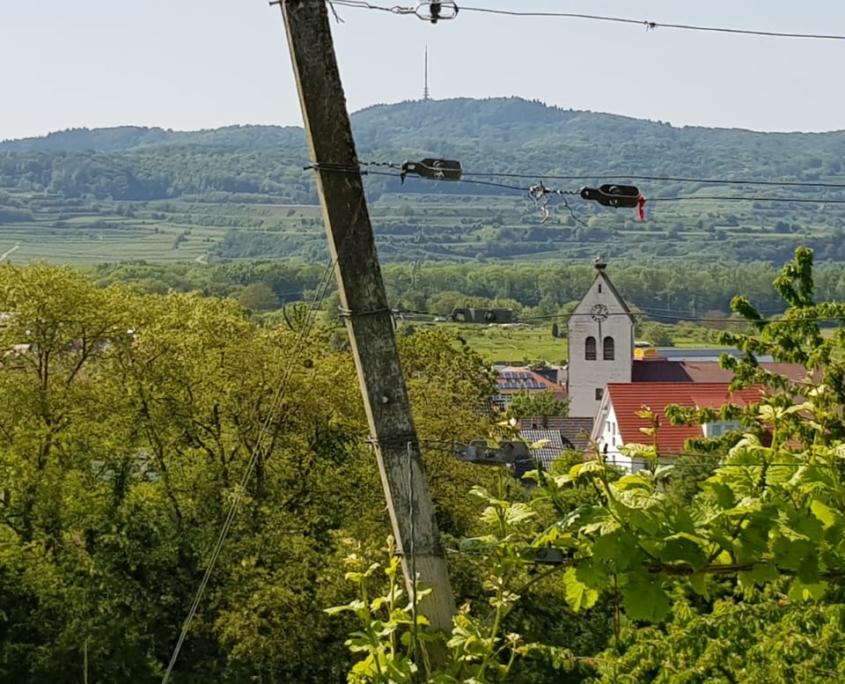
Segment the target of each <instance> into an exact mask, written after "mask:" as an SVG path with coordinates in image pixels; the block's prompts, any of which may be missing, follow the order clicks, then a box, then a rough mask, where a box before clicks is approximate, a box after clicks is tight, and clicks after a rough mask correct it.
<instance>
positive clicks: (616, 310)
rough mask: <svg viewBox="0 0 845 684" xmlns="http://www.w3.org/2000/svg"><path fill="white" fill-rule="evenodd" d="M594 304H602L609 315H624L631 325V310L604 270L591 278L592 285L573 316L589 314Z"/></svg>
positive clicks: (600, 270) (599, 270) (598, 271)
mask: <svg viewBox="0 0 845 684" xmlns="http://www.w3.org/2000/svg"><path fill="white" fill-rule="evenodd" d="M596 304H603V305H604V306H606V307H607V309H608V311H609V312H610V313H611V314H617V315H619V314H625V315H626V318H627V319H628V321H630V322H632V323H633V321H634V319H633V317H632V316H631V310H630V309H629V308H628V305H627V304H625V300H624V299H622V297H621V296H620V294H619V292H618V290H617V289H616V287H615V286H614V285H613V282H612V281H611V280H610V278H609V277H608V275H607V273H606V272H605V271H604V269H598V270H597V272H596V277H595V278H593V282H592V284H591V285H590V287H589V288H588V289H587V292H586V294H585V295H584V296H583V297H582V298H581V301H580V302H579V303H578V306H577V307H576V309H575V314H577V315H583V314H589V313H590V311H591V309H592V308H593V306H595V305H596Z"/></svg>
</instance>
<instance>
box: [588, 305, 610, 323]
mask: <svg viewBox="0 0 845 684" xmlns="http://www.w3.org/2000/svg"><path fill="white" fill-rule="evenodd" d="M608 314H609V311H608V310H607V307H606V306H605V305H604V304H596V305H595V306H594V307H593V308H592V309H590V316H591V317H592V319H593V320H594V321H598V322H599V323H601V322H602V321H605V320H607V316H608Z"/></svg>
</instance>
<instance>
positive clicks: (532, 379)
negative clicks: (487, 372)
mask: <svg viewBox="0 0 845 684" xmlns="http://www.w3.org/2000/svg"><path fill="white" fill-rule="evenodd" d="M549 391H551V392H552V393H553V394H554V398H555V399H559V400H561V401H562V400H563V399H565V398H566V393H565V392H564V390H563V387H562V386H561V385H559V384H558V383H557V382H554V381H553V380H550V379H549V378H547V377H544V376H543V375H541V374H540V373H538V372H537V371H533V370H531V369H530V368H520V367H516V366H506V367H505V368H502V369H499V370H498V373H497V375H496V394H495V395H494V397H493V403H494V404H496V406H497V407H498V408H499V409H500V410H505V409H506V408H507V407H508V405H509V404H510V403H511V401H513V398H514V397H515V396H516V395H518V394H520V393H521V392H528V393H529V394H534V393H537V394H539V393H541V392H549Z"/></svg>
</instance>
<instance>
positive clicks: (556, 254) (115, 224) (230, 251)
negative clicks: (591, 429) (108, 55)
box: [0, 191, 840, 264]
mask: <svg viewBox="0 0 845 684" xmlns="http://www.w3.org/2000/svg"><path fill="white" fill-rule="evenodd" d="M6 197H7V198H9V199H7V200H6V201H11V202H15V203H18V204H20V205H24V206H26V207H27V208H28V209H27V210H28V211H29V212H30V213H31V216H32V219H31V220H28V221H15V222H7V223H0V256H5V258H7V259H10V260H12V261H15V262H21V261H26V260H33V259H35V260H37V259H47V260H50V261H55V262H58V263H72V264H83V263H87V264H91V263H101V262H115V261H125V260H141V259H143V260H146V261H150V262H158V263H174V262H192V261H197V262H200V263H226V262H237V261H255V260H275V261H281V260H286V259H290V258H303V259H306V260H309V261H322V260H323V259H325V258H326V257H327V254H328V251H327V247H326V238H325V233H324V229H323V225H322V219H321V214H320V208H319V207H318V206H311V205H301V204H271V203H266V204H253V203H248V204H247V203H245V204H238V203H230V202H220V203H214V202H203V201H200V200H199V198H190V197H188V198H181V199H174V200H169V201H150V202H146V201H144V202H114V201H111V200H94V199H86V200H63V199H62V198H58V197H48V196H45V195H38V194H33V193H23V192H16V191H13V192H9V193H7V194H6ZM704 208H705V207H704V206H698V205H697V204H696V203H695V202H689V203H686V204H683V205H680V204H674V205H661V207H660V210H659V214H658V215H657V216H656V217H655V218H653V219H652V220H651V221H648V222H646V223H639V222H636V221H634V220H632V217H630V216H627V214H623V213H619V212H611V211H604V212H597V211H596V210H595V209H594V208H592V207H590V208H580V210H579V211H575V214H574V216H573V215H571V214H570V213H569V212H568V211H567V210H566V209H565V208H564V207H563V206H562V205H557V206H553V207H552V212H551V215H550V217H549V218H548V220H546V221H545V222H544V223H541V221H542V216H541V214H540V213H539V212H538V211H537V209H536V207H534V206H533V205H532V204H531V202H529V201H528V200H526V199H521V198H511V197H494V196H485V197H479V196H469V195H466V196H461V195H448V196H439V195H433V196H430V195H383V196H381V198H380V199H378V200H377V201H374V202H372V203H371V205H370V214H371V216H372V221H373V225H374V229H375V231H376V236H377V241H378V246H379V254H380V257H381V259H382V261H384V262H385V263H389V262H405V263H408V262H419V263H435V262H452V263H460V262H484V261H487V260H491V261H495V260H508V261H510V260H522V261H527V262H532V261H547V260H560V261H573V260H574V261H580V262H589V261H591V260H592V259H593V258H594V257H595V256H596V255H598V254H601V255H602V256H603V257H604V258H614V257H615V258H624V259H625V260H626V261H633V262H635V263H644V264H645V263H657V262H656V261H655V260H656V259H659V260H660V261H661V262H663V263H665V262H666V261H674V260H685V261H686V260H691V259H695V260H697V261H698V262H699V263H719V262H721V261H724V260H725V258H726V257H729V259H730V260H732V259H740V260H741V259H743V258H750V257H749V256H748V255H756V256H759V257H760V258H766V256H767V255H768V256H769V257H771V258H774V257H775V256H776V255H780V254H781V253H783V254H788V253H790V252H791V250H792V249H793V248H794V246H795V244H797V243H798V242H807V243H814V242H818V243H825V244H838V243H839V241H840V240H839V233H840V230H839V229H838V228H835V227H833V226H832V225H830V223H829V222H828V223H824V222H821V220H819V221H818V222H815V217H814V216H813V215H812V214H811V213H807V214H805V215H802V231H801V233H800V234H792V235H781V234H778V233H775V232H773V231H772V230H771V228H767V227H765V226H761V225H751V224H748V223H739V224H737V225H735V226H732V227H731V226H722V225H720V223H719V216H722V215H725V216H727V215H731V216H732V214H730V213H729V212H730V211H731V207H730V206H728V205H727V203H725V204H724V205H722V204H719V203H718V202H716V203H708V204H707V205H706V210H707V215H708V216H710V217H711V220H712V221H713V222H714V223H713V224H712V225H709V226H708V227H707V228H706V229H701V230H699V229H698V228H696V223H697V222H700V219H696V216H698V213H697V212H698V211H699V210H703V209H704ZM579 212H580V213H579ZM818 218H819V219H821V218H826V217H823V215H819V217H818ZM12 250H13V251H12Z"/></svg>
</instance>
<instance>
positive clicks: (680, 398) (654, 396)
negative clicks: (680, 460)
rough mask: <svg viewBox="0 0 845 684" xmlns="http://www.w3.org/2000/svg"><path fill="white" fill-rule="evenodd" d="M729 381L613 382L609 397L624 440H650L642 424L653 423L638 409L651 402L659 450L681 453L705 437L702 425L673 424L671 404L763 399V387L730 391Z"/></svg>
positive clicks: (693, 405)
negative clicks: (689, 442) (669, 411)
mask: <svg viewBox="0 0 845 684" xmlns="http://www.w3.org/2000/svg"><path fill="white" fill-rule="evenodd" d="M728 387H729V383H727V382H717V383H709V382H702V383H690V382H661V383H630V384H628V383H624V384H623V383H611V384H609V385H608V386H607V391H608V394H609V401H610V403H611V404H612V405H613V409H614V412H615V414H616V421H617V424H618V426H619V433H620V435H621V437H622V441H623V443H625V444H630V443H637V444H644V443H650V442H651V437H650V436H649V435H646V434H644V433H642V432H640V428H647V427H651V426H650V424H649V421H648V420H647V419H645V418H639V417H638V416H637V412H638V411H641V410H642V409H643V407H644V406H648V407H649V408H650V409H651V410H652V411H653V412H654V413H655V414H656V415H657V416H658V418H659V420H660V427H659V429H658V431H657V435H658V446H659V448H660V452H661V453H662V454H665V455H671V454H673V453H674V454H677V453H682V452H683V451H684V444H685V443H686V441H687V440H688V439H690V438H692V437H703V436H704V434H703V432H702V429H701V427H700V426H697V425H693V426H686V425H672V424H671V423H670V422H669V419H668V418H667V417H666V407H667V406H669V405H670V404H678V405H679V406H687V407H689V408H720V407H722V406H723V405H725V404H732V405H734V406H748V405H749V404H752V403H756V402H759V401H760V397H761V394H760V391H761V388H759V387H757V388H754V387H751V388H748V389H744V390H740V391H738V392H734V393H733V394H730V393H729V391H728Z"/></svg>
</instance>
